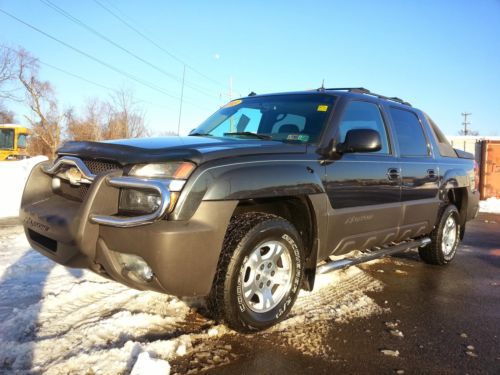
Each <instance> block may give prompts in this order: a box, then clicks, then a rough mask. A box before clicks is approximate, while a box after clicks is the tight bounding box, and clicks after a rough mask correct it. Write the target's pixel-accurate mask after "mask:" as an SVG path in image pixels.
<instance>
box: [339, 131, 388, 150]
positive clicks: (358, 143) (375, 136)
mask: <svg viewBox="0 0 500 375" xmlns="http://www.w3.org/2000/svg"><path fill="white" fill-rule="evenodd" d="M381 149H382V141H381V140H380V134H379V133H378V131H376V130H373V129H352V130H349V131H348V132H347V134H346V136H345V141H344V142H343V143H339V144H338V145H337V147H336V151H337V152H340V153H347V152H377V151H380V150H381Z"/></svg>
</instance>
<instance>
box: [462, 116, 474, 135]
mask: <svg viewBox="0 0 500 375" xmlns="http://www.w3.org/2000/svg"><path fill="white" fill-rule="evenodd" d="M470 115H472V113H467V112H462V116H464V122H462V125H463V126H464V135H469V130H468V129H467V125H470V122H468V121H467V117H469V116H470Z"/></svg>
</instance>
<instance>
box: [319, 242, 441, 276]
mask: <svg viewBox="0 0 500 375" xmlns="http://www.w3.org/2000/svg"><path fill="white" fill-rule="evenodd" d="M430 243H431V239H430V238H429V237H424V238H421V239H418V240H413V241H410V242H403V243H400V244H397V245H393V246H390V247H387V248H383V249H381V250H377V251H373V252H372V253H370V254H367V255H363V256H360V257H359V258H354V259H341V260H336V261H334V260H331V261H329V262H327V263H325V264H322V265H321V266H319V267H318V268H317V269H316V273H317V274H324V273H328V272H331V271H335V270H340V269H342V268H347V267H350V266H353V265H355V264H359V263H364V262H368V261H370V260H374V259H378V258H382V257H385V256H388V255H392V254H396V253H400V252H402V251H405V250H408V249H413V248H416V247H424V246H426V245H428V244H430Z"/></svg>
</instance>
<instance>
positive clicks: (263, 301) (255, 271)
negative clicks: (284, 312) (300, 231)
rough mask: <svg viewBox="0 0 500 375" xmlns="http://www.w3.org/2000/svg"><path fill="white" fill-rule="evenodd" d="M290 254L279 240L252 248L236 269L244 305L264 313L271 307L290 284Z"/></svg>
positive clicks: (280, 298)
mask: <svg viewBox="0 0 500 375" xmlns="http://www.w3.org/2000/svg"><path fill="white" fill-rule="evenodd" d="M292 273H293V270H292V257H291V255H290V250H289V249H288V247H287V246H286V245H285V244H284V243H282V242H279V241H266V242H263V243H262V244H260V245H258V246H257V247H255V248H254V249H253V250H252V252H251V253H250V256H249V257H248V258H247V260H246V261H245V263H244V264H243V266H242V267H241V271H240V278H241V280H242V283H241V284H242V285H241V288H242V295H243V300H244V301H245V304H246V305H247V306H248V308H249V309H250V310H252V311H254V312H257V313H264V312H267V311H270V310H272V309H273V308H275V307H276V306H277V305H278V304H279V303H280V302H281V301H282V300H283V298H284V297H285V296H286V295H287V294H288V292H289V291H290V288H291V285H292Z"/></svg>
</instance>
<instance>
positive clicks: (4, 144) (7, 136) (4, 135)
mask: <svg viewBox="0 0 500 375" xmlns="http://www.w3.org/2000/svg"><path fill="white" fill-rule="evenodd" d="M0 148H1V149H13V148H14V130H12V129H0Z"/></svg>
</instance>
